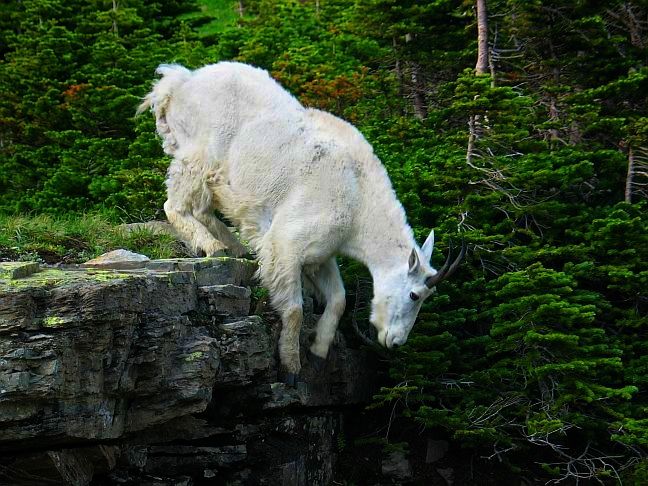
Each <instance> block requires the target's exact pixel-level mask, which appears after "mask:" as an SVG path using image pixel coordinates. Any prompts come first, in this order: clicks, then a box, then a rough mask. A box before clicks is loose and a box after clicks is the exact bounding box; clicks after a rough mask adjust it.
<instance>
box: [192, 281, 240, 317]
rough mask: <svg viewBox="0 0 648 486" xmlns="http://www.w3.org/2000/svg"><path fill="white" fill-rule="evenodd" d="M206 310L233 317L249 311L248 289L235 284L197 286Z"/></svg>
mask: <svg viewBox="0 0 648 486" xmlns="http://www.w3.org/2000/svg"><path fill="white" fill-rule="evenodd" d="M199 291H200V295H201V297H203V299H204V300H205V305H206V307H207V309H206V310H207V312H210V313H212V314H223V315H228V316H234V317H241V316H247V315H248V314H249V313H250V295H251V292H250V289H248V288H247V287H239V286H237V285H231V284H227V285H207V286H204V287H200V288H199Z"/></svg>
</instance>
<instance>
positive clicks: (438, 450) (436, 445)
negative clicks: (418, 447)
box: [425, 439, 449, 464]
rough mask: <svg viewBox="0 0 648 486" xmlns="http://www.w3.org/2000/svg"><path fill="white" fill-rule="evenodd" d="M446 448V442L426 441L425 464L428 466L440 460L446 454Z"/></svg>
mask: <svg viewBox="0 0 648 486" xmlns="http://www.w3.org/2000/svg"><path fill="white" fill-rule="evenodd" d="M448 446H449V444H448V441H447V440H433V439H428V441H427V452H426V454H425V462H426V463H427V464H430V463H433V462H437V461H438V460H440V459H442V458H443V456H445V454H446V452H448Z"/></svg>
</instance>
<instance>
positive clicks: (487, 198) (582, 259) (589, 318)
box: [0, 0, 648, 484]
mask: <svg viewBox="0 0 648 486" xmlns="http://www.w3.org/2000/svg"><path fill="white" fill-rule="evenodd" d="M237 3H238V2H229V8H230V10H229V11H228V12H227V13H223V15H222V16H217V17H218V18H216V20H214V19H212V17H210V10H209V9H210V8H211V7H213V6H214V5H216V4H218V5H219V6H220V8H221V10H222V9H223V8H225V7H227V4H228V2H204V8H203V10H202V13H201V10H199V9H198V8H197V6H196V5H194V4H193V2H191V1H183V0H176V1H174V2H166V1H165V2H153V1H148V0H123V1H121V2H119V8H118V9H117V10H116V11H115V10H113V8H112V2H108V1H104V0H92V1H88V0H86V1H78V0H72V1H62V0H47V1H29V0H24V1H22V2H15V1H14V2H7V3H5V6H4V7H3V10H2V12H0V53H1V54H2V62H0V90H1V92H2V93H3V97H2V98H1V99H0V209H1V210H2V211H4V212H5V213H12V212H16V211H20V212H25V211H36V212H64V211H82V210H87V209H93V208H94V209H99V208H111V209H115V208H121V209H122V210H123V212H124V213H126V214H127V215H128V217H129V218H131V219H140V218H142V219H147V218H149V217H152V216H154V215H156V214H158V213H159V211H160V208H161V207H162V202H163V199H164V195H163V186H162V181H163V177H164V171H165V168H166V165H167V163H168V162H167V160H166V159H165V158H164V157H163V156H162V154H161V150H160V149H159V143H158V141H157V140H156V139H155V137H154V134H153V131H154V127H153V122H152V120H151V117H140V118H133V114H134V110H135V107H136V105H137V103H138V101H139V97H141V96H142V95H143V94H144V93H145V92H146V91H147V89H148V87H149V86H150V80H151V78H152V76H153V71H154V69H155V67H156V66H157V65H158V64H159V63H161V62H181V63H183V64H186V65H188V66H190V67H194V66H199V65H202V64H205V63H209V62H215V61H217V60H220V59H237V60H241V61H244V62H249V63H252V64H255V65H259V66H261V67H264V68H267V69H269V70H270V71H271V72H272V74H273V75H274V76H275V77H276V78H277V79H278V80H279V81H280V82H281V83H282V84H283V85H284V86H286V87H287V88H288V89H289V90H290V91H291V92H293V93H294V94H295V95H296V96H298V97H299V98H300V100H301V101H302V102H304V103H305V104H307V105H310V106H315V107H319V108H323V109H326V110H329V111H332V112H334V113H335V114H337V115H340V116H342V117H344V118H346V119H348V120H350V121H352V122H353V123H355V124H356V125H357V126H358V127H359V128H360V129H361V130H362V131H363V133H364V134H365V135H366V136H367V138H368V139H369V140H370V142H372V144H373V145H374V147H375V150H376V153H377V154H378V156H379V157H380V158H381V160H382V161H383V163H384V164H385V166H386V167H387V169H388V171H389V173H390V176H391V178H392V181H393V182H394V186H395V189H396V191H397V193H398V195H399V197H400V199H401V201H402V202H403V204H404V206H405V207H406V210H407V214H408V218H409V220H410V223H411V224H412V225H413V227H414V228H415V232H416V234H417V235H418V236H419V239H421V240H422V238H423V237H424V235H426V234H427V233H428V231H429V229H430V228H432V227H434V228H435V229H436V231H437V234H438V235H440V236H441V237H442V240H441V241H439V242H438V245H437V249H436V252H435V262H437V264H438V263H439V262H440V261H442V258H443V257H442V255H441V254H445V253H446V252H447V251H448V247H449V240H450V238H452V239H454V240H455V241H457V240H458V239H461V238H463V239H464V240H465V241H467V242H468V243H469V244H470V245H471V251H470V253H469V257H468V259H467V261H466V263H465V264H464V265H463V266H462V267H461V269H460V271H459V272H458V273H457V274H456V275H455V276H454V277H453V279H452V281H450V282H447V283H444V284H443V285H442V286H440V288H439V294H438V295H436V296H435V297H432V298H430V299H429V301H428V302H426V304H425V306H424V308H423V310H422V311H421V314H420V317H419V322H418V324H417V326H416V327H415V328H414V333H413V335H412V336H411V338H410V341H409V342H408V344H407V345H406V346H405V347H403V348H402V349H400V350H399V351H398V352H397V353H394V356H392V358H391V364H392V366H391V376H392V378H393V380H394V381H393V383H394V384H398V385H395V386H393V387H391V388H389V387H388V388H385V389H384V390H383V392H382V393H381V394H380V395H379V396H377V397H376V406H381V405H386V406H389V409H390V411H391V410H393V411H394V413H395V414H397V415H398V416H399V417H400V419H399V420H401V422H400V423H401V424H402V428H401V429H402V430H403V432H402V434H403V435H401V436H399V435H398V432H397V431H394V432H393V433H392V435H393V436H392V437H388V439H390V440H391V441H392V442H394V443H398V442H399V441H400V442H402V441H403V440H406V436H405V435H404V434H405V431H407V430H420V427H421V426H423V427H424V429H425V430H427V431H430V433H434V434H435V435H436V436H438V435H439V434H445V435H446V436H447V437H448V438H450V439H452V440H453V441H456V443H457V444H459V445H460V446H462V447H465V448H467V449H469V450H471V451H475V453H476V454H477V455H478V456H481V457H489V458H491V459H493V460H495V459H497V460H499V461H502V462H504V463H506V464H507V465H508V466H509V467H510V468H511V470H513V471H518V472H520V471H522V472H524V475H525V476H526V477H531V478H533V481H556V482H559V481H566V482H575V481H576V479H577V478H580V479H592V478H599V479H601V480H604V479H605V478H612V479H614V478H616V477H617V476H618V475H621V474H623V475H625V479H626V481H627V483H628V484H642V481H648V474H647V473H646V471H647V468H646V465H645V464H646V462H645V456H646V452H647V451H648V332H647V329H648V320H647V317H646V310H647V309H646V308H647V299H646V295H645V288H646V287H647V286H648V269H647V267H646V260H647V257H648V236H647V235H648V231H647V230H648V227H647V226H648V225H647V223H646V217H645V211H646V202H645V195H646V193H645V191H642V189H643V188H644V187H645V186H642V185H641V184H645V183H646V182H647V180H646V169H645V168H644V169H639V170H636V172H635V175H634V178H633V180H632V181H631V182H633V183H632V184H631V185H630V186H628V187H630V197H629V198H628V197H627V191H626V186H627V182H628V180H627V174H628V163H629V160H630V157H631V155H632V154H634V156H635V158H636V164H637V167H641V166H642V164H643V165H644V166H645V164H646V161H647V159H648V139H647V137H648V131H647V128H646V127H647V126H648V125H647V123H646V121H647V119H648V63H647V61H648V27H647V25H646V20H647V18H648V2H646V1H644V0H633V1H630V2H626V1H614V2H595V1H592V0H579V1H577V2H564V1H559V0H552V1H548V2H537V1H531V2H530V1H519V0H492V1H489V2H487V3H488V8H489V15H490V28H489V30H490V37H491V39H490V46H491V66H492V73H491V75H489V76H476V75H475V74H474V72H473V69H472V66H473V65H474V62H475V58H476V48H477V43H476V27H475V14H474V11H473V9H472V2H467V1H460V0H425V1H416V2H415V1H403V2H395V1H391V0H356V1H354V2H351V1H345V0H320V1H319V2H316V1H311V0H307V1H296V0H272V1H271V0H250V1H244V2H242V3H243V5H244V7H245V14H244V16H243V17H242V18H238V15H236V10H235V8H236V5H235V4H237ZM232 12H234V15H232ZM228 19H229V20H228ZM633 19H634V20H633ZM228 22H230V24H229V25H228ZM356 269H357V267H356V266H349V267H348V270H347V272H346V273H347V275H346V277H347V278H349V279H351V278H353V277H354V274H355V273H356ZM390 413H391V412H390ZM642 460H643V461H644V462H643V463H642V462H641V461H642Z"/></svg>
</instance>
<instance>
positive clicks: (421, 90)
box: [405, 34, 427, 120]
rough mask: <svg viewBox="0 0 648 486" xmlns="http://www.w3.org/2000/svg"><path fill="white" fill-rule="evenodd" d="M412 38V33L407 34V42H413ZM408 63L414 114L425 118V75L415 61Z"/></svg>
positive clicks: (419, 117) (420, 118)
mask: <svg viewBox="0 0 648 486" xmlns="http://www.w3.org/2000/svg"><path fill="white" fill-rule="evenodd" d="M412 38H413V37H412V34H406V35H405V42H406V43H407V42H411V41H412ZM407 65H408V68H409V72H410V77H411V80H412V85H411V89H410V92H411V93H412V104H413V105H414V115H415V116H416V118H418V119H419V120H423V119H424V118H425V117H426V116H427V107H426V106H425V83H423V77H422V76H421V67H420V66H419V65H418V63H417V62H414V61H409V62H408V63H407Z"/></svg>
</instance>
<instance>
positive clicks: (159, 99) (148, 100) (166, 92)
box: [136, 64, 191, 155]
mask: <svg viewBox="0 0 648 486" xmlns="http://www.w3.org/2000/svg"><path fill="white" fill-rule="evenodd" d="M155 73H156V74H160V75H162V78H161V79H159V80H158V81H157V82H156V83H155V85H153V89H152V90H151V92H150V93H149V94H147V95H146V96H145V97H144V100H143V101H142V103H141V104H140V105H139V107H138V108H137V112H136V114H137V115H139V114H141V113H144V112H145V111H146V110H148V109H151V110H153V112H154V113H155V125H156V127H157V132H158V133H159V134H160V137H162V140H163V141H164V143H163V145H162V147H163V148H164V151H165V152H166V153H167V154H169V155H172V154H173V153H174V152H175V151H176V149H177V141H176V139H175V137H174V136H173V134H172V133H171V129H170V128H169V125H168V123H167V117H166V113H167V110H168V108H169V104H170V103H171V99H172V98H173V92H174V91H176V90H177V89H178V87H180V86H181V85H182V84H184V83H185V82H186V81H187V80H188V79H189V78H190V77H191V71H189V70H188V69H187V68H185V67H183V66H180V65H179V64H160V65H159V66H158V68H157V69H156V70H155Z"/></svg>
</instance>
